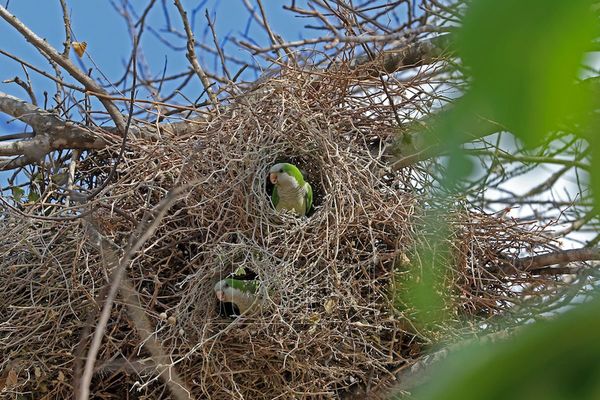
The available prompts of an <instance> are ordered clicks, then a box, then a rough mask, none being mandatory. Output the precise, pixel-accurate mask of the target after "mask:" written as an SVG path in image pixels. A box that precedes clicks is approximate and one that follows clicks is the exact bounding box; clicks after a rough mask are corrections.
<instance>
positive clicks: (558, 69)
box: [456, 0, 599, 145]
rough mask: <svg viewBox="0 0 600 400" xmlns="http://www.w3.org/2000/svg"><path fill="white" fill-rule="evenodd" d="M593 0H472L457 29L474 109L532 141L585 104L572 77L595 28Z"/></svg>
mask: <svg viewBox="0 0 600 400" xmlns="http://www.w3.org/2000/svg"><path fill="white" fill-rule="evenodd" d="M593 3H594V1H592V0H571V1H564V0H527V1H522V0H502V1H498V0H478V1H473V2H472V3H471V5H470V7H469V9H468V11H467V13H466V15H465V18H464V21H463V26H462V28H461V29H460V30H459V32H458V35H457V41H456V42H457V46H458V53H459V55H460V57H461V58H462V60H463V62H464V65H465V72H466V74H467V75H468V76H469V77H470V78H471V88H470V89H469V92H468V93H467V94H466V97H467V98H468V101H467V102H468V103H469V104H470V105H472V106H475V107H477V111H478V112H481V113H483V114H485V115H487V116H489V117H490V118H492V119H494V120H497V121H498V122H500V123H501V124H503V125H504V126H506V127H507V128H508V129H509V130H510V131H511V132H513V133H514V134H515V135H517V136H518V137H519V138H521V139H522V140H523V141H524V142H525V143H527V144H530V145H536V144H539V143H540V141H541V140H542V138H543V137H544V136H545V135H546V134H547V133H548V132H549V131H551V130H556V129H558V128H559V127H560V123H561V122H562V121H564V120H565V119H566V117H568V116H572V115H573V114H579V115H581V111H582V110H586V109H587V110H589V109H590V105H591V103H590V100H591V99H590V96H589V95H588V93H587V92H586V91H584V90H583V88H582V87H581V85H578V84H577V83H576V80H577V77H578V74H579V72H580V69H581V64H582V60H583V58H584V54H585V52H586V51H587V50H589V48H590V47H591V44H592V41H593V39H594V38H595V37H596V36H597V35H598V32H599V30H598V24H597V21H596V16H595V15H594V13H593V12H592V4H593Z"/></svg>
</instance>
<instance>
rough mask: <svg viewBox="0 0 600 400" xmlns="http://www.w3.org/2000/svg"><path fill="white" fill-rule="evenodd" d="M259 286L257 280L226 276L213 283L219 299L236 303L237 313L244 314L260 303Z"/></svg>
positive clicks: (261, 300)
mask: <svg viewBox="0 0 600 400" xmlns="http://www.w3.org/2000/svg"><path fill="white" fill-rule="evenodd" d="M259 287H260V282H259V281H257V280H254V281H242V280H239V279H234V278H227V279H223V280H220V281H219V282H217V283H216V284H215V294H216V295H217V299H219V301H222V302H224V303H232V304H234V305H236V306H237V308H238V311H239V314H244V313H246V312H247V311H248V310H251V309H252V310H255V309H256V308H259V307H260V305H261V304H262V302H263V299H262V297H260V296H259V295H258V290H259Z"/></svg>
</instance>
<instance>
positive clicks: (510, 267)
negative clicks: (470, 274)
mask: <svg viewBox="0 0 600 400" xmlns="http://www.w3.org/2000/svg"><path fill="white" fill-rule="evenodd" d="M598 260H600V248H597V247H596V248H585V247H584V248H580V249H571V250H560V251H554V252H551V253H546V254H539V255H535V256H528V257H522V258H517V259H515V260H512V261H510V260H506V262H504V263H503V264H501V265H498V266H497V267H494V268H492V269H490V272H504V273H506V274H514V273H515V272H533V273H543V274H549V273H550V272H551V271H554V270H555V272H556V273H557V274H560V273H562V274H565V273H574V272H575V271H577V270H578V268H576V269H572V270H569V269H565V268H564V267H559V268H547V267H549V266H551V265H562V264H568V263H572V262H584V261H598Z"/></svg>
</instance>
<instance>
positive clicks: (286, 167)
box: [283, 163, 304, 186]
mask: <svg viewBox="0 0 600 400" xmlns="http://www.w3.org/2000/svg"><path fill="white" fill-rule="evenodd" d="M283 172H285V173H287V174H288V175H291V176H293V177H294V178H296V181H298V185H299V186H302V185H304V177H303V176H302V172H300V170H299V169H298V167H296V166H295V165H294V164H290V163H285V164H283Z"/></svg>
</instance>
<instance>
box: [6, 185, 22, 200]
mask: <svg viewBox="0 0 600 400" xmlns="http://www.w3.org/2000/svg"><path fill="white" fill-rule="evenodd" d="M10 190H11V192H12V197H13V199H14V200H15V202H17V203H20V202H21V199H23V195H25V191H24V190H23V189H22V188H20V187H18V186H13V187H11V188H10Z"/></svg>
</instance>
